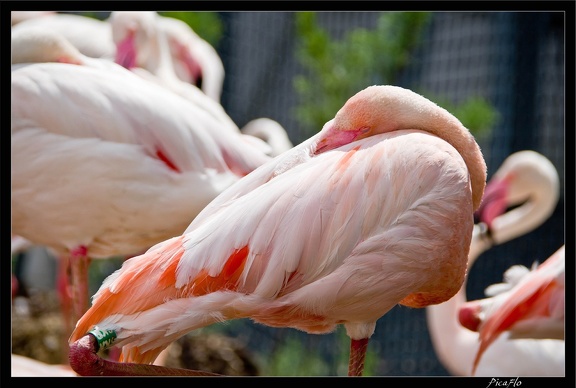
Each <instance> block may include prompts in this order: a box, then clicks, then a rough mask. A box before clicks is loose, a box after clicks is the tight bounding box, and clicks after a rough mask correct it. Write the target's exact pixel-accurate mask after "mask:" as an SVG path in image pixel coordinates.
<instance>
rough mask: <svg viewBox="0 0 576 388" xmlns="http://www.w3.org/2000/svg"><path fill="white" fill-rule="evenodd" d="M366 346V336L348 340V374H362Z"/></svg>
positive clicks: (357, 375)
mask: <svg viewBox="0 0 576 388" xmlns="http://www.w3.org/2000/svg"><path fill="white" fill-rule="evenodd" d="M367 348H368V338H363V339H360V340H351V342H350V362H349V364H348V376H356V377H359V376H362V372H363V371H364V359H365V358H366V349H367Z"/></svg>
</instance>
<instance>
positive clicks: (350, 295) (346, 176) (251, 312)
mask: <svg viewBox="0 0 576 388" xmlns="http://www.w3.org/2000/svg"><path fill="white" fill-rule="evenodd" d="M408 145H410V146H408ZM428 160H433V161H434V162H433V163H431V162H430V163H429V162H426V161H428ZM411 177H417V178H418V184H417V185H414V184H413V182H412V181H411V180H410V179H411ZM485 179H486V166H485V163H484V159H483V158H482V154H481V153H480V149H479V147H478V145H477V144H476V142H475V140H474V138H473V137H472V135H471V134H470V133H469V132H468V130H467V129H466V128H464V127H463V126H462V125H461V124H460V122H459V121H458V120H457V119H456V118H454V117H453V116H452V115H450V114H449V113H448V112H447V111H445V110H443V109H441V108H439V107H438V106H437V105H435V104H434V103H432V102H430V101H429V100H427V99H425V98H423V97H422V96H419V95H417V94H415V93H413V92H411V91H409V90H407V89H402V88H399V87H393V86H373V87H369V88H367V89H365V90H363V91H361V92H359V93H358V94H357V95H355V96H353V97H352V98H350V99H349V100H348V102H347V103H346V104H345V105H344V107H343V108H342V109H341V110H340V111H339V112H338V113H337V114H336V117H335V118H334V119H333V120H331V121H329V122H328V123H326V125H325V126H324V128H323V129H322V131H321V132H320V133H318V134H316V135H315V136H313V137H312V138H310V139H308V140H307V141H305V142H303V143H301V144H300V145H299V146H296V147H294V148H293V149H292V150H290V151H287V152H285V153H283V154H281V155H280V156H278V157H276V158H275V159H274V160H273V161H272V162H270V163H267V164H265V165H263V166H261V167H260V168H259V169H257V170H256V171H254V172H253V173H251V174H250V175H248V176H246V177H245V178H243V179H241V180H240V181H238V182H237V183H236V184H235V185H234V186H233V187H230V189H228V190H226V191H225V192H223V193H222V194H221V195H219V196H218V197H217V198H216V199H215V200H214V201H212V202H211V203H210V204H209V205H208V206H207V207H206V208H205V209H204V210H203V211H202V213H200V214H199V215H198V217H197V218H196V219H195V220H194V221H193V222H192V223H191V224H190V226H189V227H188V228H187V230H186V231H185V233H184V234H183V235H181V236H178V237H174V238H171V239H169V240H166V241H165V242H163V243H159V244H157V245H156V246H154V247H152V248H151V249H150V250H148V251H147V252H146V253H145V254H143V255H141V256H137V257H134V258H131V259H130V260H128V261H126V262H125V263H124V265H123V266H122V268H121V269H120V270H118V271H117V272H115V273H114V274H113V275H111V276H110V277H108V278H107V279H106V280H105V281H104V283H103V284H102V287H101V288H100V290H99V291H98V292H97V293H96V294H95V295H94V299H93V304H92V307H91V308H90V309H89V310H88V312H87V313H86V314H85V315H84V316H83V317H82V318H81V319H80V321H79V322H78V324H77V326H76V329H75V330H74V332H73V334H72V336H71V337H70V343H71V351H70V362H71V365H72V366H73V368H74V369H75V370H76V371H77V372H78V373H80V374H83V375H84V374H102V373H103V374H106V373H109V371H104V370H94V369H93V368H94V366H95V365H96V364H94V363H93V362H92V361H93V354H94V352H95V351H97V349H98V348H99V347H100V345H102V346H104V344H106V343H107V344H109V343H110V342H112V341H113V340H115V341H116V345H118V346H121V347H122V357H121V359H122V360H123V361H126V362H142V363H152V362H153V361H154V360H155V359H156V357H157V356H158V354H159V353H160V352H161V351H162V350H163V349H164V348H165V347H166V346H168V345H169V344H170V343H171V342H172V341H174V340H176V339H177V338H179V337H181V336H182V335H184V334H186V333H187V332H189V331H191V330H194V329H197V328H200V327H203V326H206V325H209V324H212V323H215V322H221V321H224V320H230V319H235V318H251V319H253V320H254V321H256V322H259V323H262V324H265V325H269V326H273V327H294V328H298V329H300V330H303V331H306V332H308V333H315V334H321V333H328V332H331V331H333V330H334V329H335V328H336V325H338V324H343V325H344V326H345V327H346V331H347V334H348V336H349V337H350V338H351V350H350V366H349V375H353V376H359V375H361V374H362V371H363V365H364V356H365V353H366V347H367V345H368V340H369V338H370V337H371V335H372V334H373V332H374V330H375V326H376V321H377V320H378V319H379V318H380V317H381V316H383V315H384V314H386V313H387V312H388V311H389V310H390V309H391V308H393V307H394V306H395V305H396V304H398V303H400V304H403V305H406V306H412V307H424V306H426V305H428V304H430V303H439V302H442V301H445V300H447V299H449V298H450V297H451V296H452V295H453V294H454V293H455V292H456V291H457V290H458V289H459V288H460V285H461V283H462V281H463V279H464V274H465V269H466V261H467V258H466V253H467V252H468V248H469V244H470V239H471V235H472V227H473V219H472V218H473V217H472V213H473V211H474V209H476V208H477V207H478V206H479V204H480V200H481V198H482V193H483V189H484V185H485ZM344 226H346V227H344ZM434 252H435V253H434ZM93 329H94V330H96V331H95V332H92V333H98V334H96V335H97V337H98V338H99V339H100V340H101V341H100V344H96V342H95V339H94V338H95V337H93V336H92V335H86V334H87V333H88V332H89V331H91V330H93ZM100 334H102V337H101V336H100ZM115 368H119V367H118V366H116V367H115ZM139 368H140V369H139V371H138V373H140V372H141V371H142V366H140V367H139ZM114 373H116V372H114Z"/></svg>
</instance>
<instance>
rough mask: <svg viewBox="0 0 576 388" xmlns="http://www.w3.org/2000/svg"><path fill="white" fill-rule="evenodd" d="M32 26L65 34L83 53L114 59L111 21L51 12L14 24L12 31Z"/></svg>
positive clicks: (94, 56) (114, 51)
mask: <svg viewBox="0 0 576 388" xmlns="http://www.w3.org/2000/svg"><path fill="white" fill-rule="evenodd" d="M30 27H42V28H44V29H47V30H52V31H55V32H58V33H59V34H61V35H62V36H64V37H65V38H66V39H67V40H68V41H69V42H70V43H71V44H72V45H73V46H74V47H76V48H77V49H78V50H79V51H80V52H81V53H82V54H84V55H87V56H89V57H93V58H105V59H108V60H110V61H111V60H113V59H114V55H115V53H116V46H115V45H114V41H113V40H112V30H111V28H110V23H108V22H107V21H103V20H98V19H94V18H90V17H86V16H82V15H76V14H64V13H55V12H51V13H49V14H46V15H44V16H41V17H33V18H28V19H27V20H24V21H22V22H20V23H18V24H16V25H13V26H12V32H15V31H19V30H20V29H25V28H30Z"/></svg>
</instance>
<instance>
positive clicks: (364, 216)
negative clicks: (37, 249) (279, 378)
mask: <svg viewBox="0 0 576 388" xmlns="http://www.w3.org/2000/svg"><path fill="white" fill-rule="evenodd" d="M12 22H13V26H12V87H11V99H12V104H11V134H12V146H11V147H12V148H11V154H12V157H11V174H12V234H13V241H16V239H25V241H29V242H30V244H36V245H43V246H46V247H49V248H50V249H51V250H52V251H53V252H54V253H55V254H57V255H58V257H59V265H60V267H61V268H62V270H61V271H60V273H59V280H58V282H59V283H58V284H59V285H60V288H59V290H60V292H61V297H62V309H63V313H64V315H65V316H66V317H67V325H68V329H69V331H68V333H69V339H68V342H69V346H70V349H69V361H70V365H69V366H68V365H41V363H39V362H38V361H35V360H31V359H26V358H25V357H22V356H18V355H14V354H13V355H12V375H13V376H23V375H43V376H59V375H61V376H98V375H107V376H114V375H192V376H194V375H196V376H202V375H206V376H207V375H212V374H211V373H209V372H206V371H192V370H185V369H174V368H166V367H164V366H162V365H161V364H162V362H161V359H162V357H159V356H160V355H161V353H162V351H163V350H165V349H166V348H167V347H168V346H169V345H170V344H171V343H172V342H174V341H175V340H177V339H178V338H180V337H181V336H183V335H185V334H186V333H188V332H190V331H192V330H194V329H198V328H201V327H204V326H207V325H211V324H213V323H217V322H223V321H226V320H232V319H238V318H248V319H252V320H253V321H255V322H258V323H261V324H264V325H268V326H272V327H291V328H296V329H300V330H303V331H305V332H307V333H311V334H323V333H329V332H331V331H333V330H334V329H335V328H336V326H337V325H344V327H345V328H346V333H347V335H348V336H349V337H350V358H349V360H350V361H349V373H348V374H349V376H361V375H362V374H363V366H364V359H365V355H366V349H367V346H368V345H369V339H370V337H371V336H372V335H373V333H374V331H375V328H376V322H377V320H378V319H379V318H381V317H382V316H383V315H385V314H386V313H387V312H388V311H389V310H390V309H392V308H393V307H394V306H396V305H398V304H401V305H405V306H409V307H414V308H426V311H427V319H428V324H429V330H430V334H431V338H432V340H433V345H434V347H435V350H436V352H437V355H438V357H439V359H440V360H441V362H442V363H443V364H444V365H445V367H446V368H447V370H448V371H449V372H450V373H451V374H453V375H461V376H473V375H474V376H530V375H537V376H550V375H552V376H563V375H564V352H565V350H564V247H563V246H562V247H559V249H558V251H557V252H556V253H554V254H553V255H552V256H551V257H550V258H549V259H547V260H545V261H543V262H542V263H541V264H540V265H538V264H535V265H534V267H533V268H530V269H529V268H526V267H522V266H514V267H512V268H510V269H509V270H508V271H507V272H506V273H505V274H504V281H503V283H501V284H496V285H493V286H491V287H490V288H489V289H487V297H486V299H482V300H476V301H468V300H467V298H466V292H465V289H466V276H467V273H468V271H469V270H470V268H471V267H472V264H473V263H474V262H475V260H476V259H477V258H478V257H479V256H480V255H481V254H482V253H483V252H485V251H487V250H489V249H490V247H492V246H494V245H497V244H502V243H504V242H506V241H509V240H511V239H514V238H516V237H518V236H520V235H523V234H525V233H527V232H529V231H531V230H533V229H535V228H537V227H538V226H539V225H541V224H542V223H543V222H544V221H545V220H546V219H547V218H548V217H549V216H550V214H551V213H552V212H553V210H554V208H555V206H556V203H557V201H558V197H559V178H558V174H557V172H556V170H555V168H554V166H553V165H552V164H551V163H550V162H549V161H548V160H547V159H546V158H544V157H543V156H542V155H540V154H538V153H536V152H533V151H522V152H518V153H516V154H513V155H511V156H510V157H509V158H508V159H507V160H506V161H505V162H504V164H503V165H502V166H501V168H500V169H498V171H497V172H496V173H495V174H494V175H493V177H491V179H490V180H488V182H487V172H486V171H487V168H486V164H485V161H484V158H483V155H482V152H481V150H480V148H479V146H478V144H477V143H476V141H475V139H474V137H473V136H472V135H471V134H470V132H469V131H468V130H467V129H466V128H465V127H464V126H463V125H462V124H461V123H460V122H459V121H458V120H457V119H456V118H455V117H454V116H452V115H451V114H450V113H449V112H447V111H446V110H444V109H443V108H441V107H439V106H437V105H436V104H435V103H434V102H432V101H429V100H428V99H426V98H425V97H423V96H421V95H418V94H416V93H414V92H412V91H410V90H408V89H404V88H400V87H396V86H389V85H374V86H370V87H367V88H365V89H363V90H360V91H358V93H357V94H355V95H353V96H350V98H349V99H348V101H347V102H346V103H345V104H344V106H343V107H342V108H341V109H340V110H339V111H338V112H335V116H334V118H333V119H332V120H330V121H328V122H327V123H326V124H325V125H324V126H323V127H322V128H318V132H317V133H316V134H315V135H313V136H312V137H310V138H309V139H307V140H305V141H303V142H302V143H300V144H298V145H296V146H294V145H293V144H292V143H291V142H290V139H289V138H288V136H287V135H286V132H285V131H284V129H283V128H282V127H281V126H280V125H279V124H278V123H276V122H274V121H272V120H270V119H267V118H262V119H259V120H257V121H254V122H252V123H249V124H248V125H247V126H246V127H244V128H239V127H238V126H237V125H236V124H235V123H234V121H233V120H232V119H231V118H230V117H229V116H228V115H227V113H226V112H225V110H224V108H223V107H222V106H221V105H220V94H221V91H222V84H223V78H224V67H223V65H222V62H221V61H220V58H219V57H218V54H217V53H216V51H215V50H214V49H213V48H212V47H211V46H210V45H209V44H208V43H207V42H205V41H204V40H203V39H201V38H200V37H199V36H198V35H196V34H195V33H194V32H193V31H192V30H191V29H190V28H189V27H188V26H187V25H186V24H184V23H182V22H180V21H179V20H176V19H172V18H168V17H163V16H160V15H159V14H157V13H155V12H112V13H111V15H110V17H109V18H108V19H106V20H104V21H99V20H95V19H89V18H87V17H83V16H79V15H72V14H58V13H50V12H46V13H35V12H30V13H25V12H24V13H20V12H14V13H13V15H12ZM513 206H516V207H514V208H513V209H512V210H509V209H511V208H512V207H513ZM111 256H123V257H126V260H125V261H124V263H123V265H122V267H121V268H120V269H119V270H117V271H116V272H114V273H113V274H112V275H110V276H109V277H108V278H106V279H105V280H104V282H103V283H102V285H101V286H100V289H99V290H98V291H97V292H96V294H95V295H94V296H92V297H91V303H89V301H90V296H89V295H88V283H87V272H88V267H89V265H90V262H91V260H94V259H106V258H108V257H111ZM106 347H112V348H113V349H117V350H118V352H117V353H118V355H117V356H114V357H112V356H111V357H110V359H104V358H103V357H100V355H99V351H100V350H101V349H103V348H106ZM110 354H111V355H112V354H116V353H113V352H111V353H110ZM506 360H508V362H507V361H506Z"/></svg>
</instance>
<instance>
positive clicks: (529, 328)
mask: <svg viewBox="0 0 576 388" xmlns="http://www.w3.org/2000/svg"><path fill="white" fill-rule="evenodd" d="M564 263H565V254H564V246H562V247H561V248H560V249H558V250H557V251H556V252H555V253H554V254H553V255H552V256H550V258H548V259H547V260H546V261H545V262H544V263H542V264H541V265H539V266H538V267H537V268H535V269H534V270H532V271H529V272H524V273H523V276H521V277H520V278H519V279H517V283H516V284H513V285H512V286H511V288H510V289H509V290H507V291H504V292H499V293H497V294H495V295H494V296H492V297H490V298H486V299H481V300H474V301H469V302H467V303H465V304H464V305H463V306H461V307H460V310H459V320H460V323H461V324H462V325H463V326H465V327H466V328H468V329H470V330H473V331H477V332H478V333H479V337H480V346H479V349H478V352H477V353H476V357H475V358H474V363H473V367H472V373H473V374H474V371H475V370H476V368H477V366H478V362H479V361H480V359H481V357H482V355H483V354H484V352H485V351H486V349H487V348H488V347H489V346H490V345H491V344H492V343H493V342H494V341H495V340H496V339H497V338H498V337H500V336H501V335H503V334H504V333H506V335H508V338H509V339H510V341H512V342H514V341H517V340H518V338H535V339H542V338H548V339H559V340H564V300H565V289H564V285H565V275H564V274H565V265H564ZM511 270H516V272H517V268H511ZM509 272H510V270H509V271H507V275H508V276H510V273H509ZM507 285H508V284H507Z"/></svg>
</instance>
